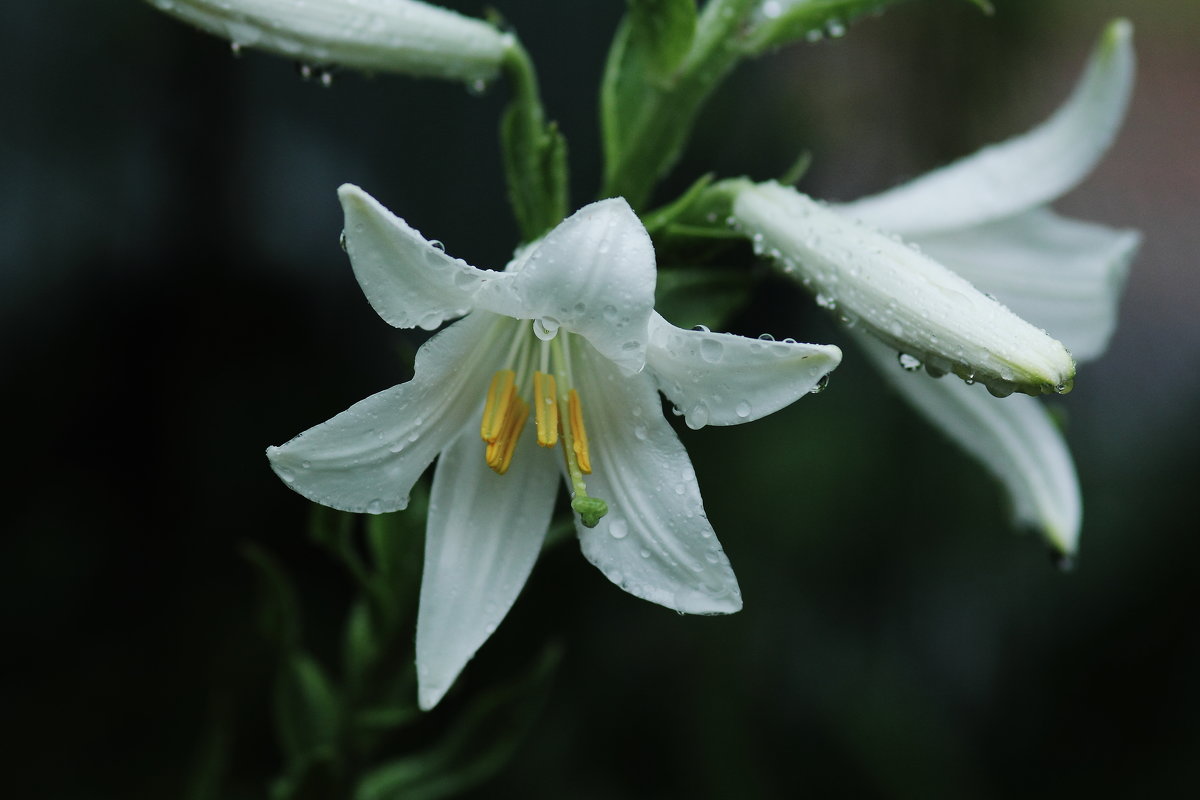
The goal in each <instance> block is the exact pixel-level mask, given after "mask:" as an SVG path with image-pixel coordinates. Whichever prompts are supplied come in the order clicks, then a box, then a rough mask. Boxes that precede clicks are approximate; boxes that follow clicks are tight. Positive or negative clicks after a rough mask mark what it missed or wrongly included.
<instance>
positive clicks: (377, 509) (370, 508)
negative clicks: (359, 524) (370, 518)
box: [367, 499, 383, 514]
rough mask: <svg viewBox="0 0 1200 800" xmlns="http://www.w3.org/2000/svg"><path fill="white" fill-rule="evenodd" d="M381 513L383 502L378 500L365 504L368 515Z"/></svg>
mask: <svg viewBox="0 0 1200 800" xmlns="http://www.w3.org/2000/svg"><path fill="white" fill-rule="evenodd" d="M382 512H383V501H382V500H379V499H375V500H372V501H371V502H369V503H367V513H368V514H379V513H382Z"/></svg>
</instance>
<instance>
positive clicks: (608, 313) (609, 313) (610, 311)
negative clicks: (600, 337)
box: [604, 305, 617, 322]
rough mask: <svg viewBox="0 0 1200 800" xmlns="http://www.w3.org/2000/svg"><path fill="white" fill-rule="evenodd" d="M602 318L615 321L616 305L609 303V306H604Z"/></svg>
mask: <svg viewBox="0 0 1200 800" xmlns="http://www.w3.org/2000/svg"><path fill="white" fill-rule="evenodd" d="M604 320H605V321H606V322H616V321H617V307H616V306H612V305H609V306H605V307H604Z"/></svg>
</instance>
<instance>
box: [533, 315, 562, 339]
mask: <svg viewBox="0 0 1200 800" xmlns="http://www.w3.org/2000/svg"><path fill="white" fill-rule="evenodd" d="M559 327H561V326H560V324H559V322H558V320H556V319H555V318H554V317H540V318H538V319H535V320H534V321H533V335H534V336H536V337H538V338H539V339H541V340H542V341H543V342H548V341H550V340H551V339H553V338H554V337H555V336H557V335H558V329H559Z"/></svg>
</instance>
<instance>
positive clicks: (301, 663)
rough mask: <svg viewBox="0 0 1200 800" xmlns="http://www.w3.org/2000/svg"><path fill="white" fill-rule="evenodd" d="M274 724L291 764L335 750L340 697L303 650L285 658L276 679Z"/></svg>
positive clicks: (325, 757) (325, 755)
mask: <svg viewBox="0 0 1200 800" xmlns="http://www.w3.org/2000/svg"><path fill="white" fill-rule="evenodd" d="M275 728H276V735H277V736H278V739H279V743H280V747H281V749H282V750H283V755H284V758H285V759H286V760H287V762H288V763H289V764H303V763H306V762H311V761H315V760H321V759H330V758H332V757H333V756H334V755H335V754H336V742H337V737H338V734H339V730H340V713H339V703H338V697H337V694H336V692H335V691H334V687H333V685H332V684H331V683H330V681H329V679H328V678H327V677H326V675H325V672H324V670H322V669H321V666H320V664H318V663H317V662H316V661H315V660H314V659H313V658H312V657H311V656H309V655H308V654H307V653H304V652H302V651H296V652H294V653H292V654H291V655H289V656H288V657H287V658H286V659H285V660H284V662H283V664H282V666H281V668H280V671H279V677H278V678H277V679H276V681H275Z"/></svg>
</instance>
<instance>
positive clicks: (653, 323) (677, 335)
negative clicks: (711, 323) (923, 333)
mask: <svg viewBox="0 0 1200 800" xmlns="http://www.w3.org/2000/svg"><path fill="white" fill-rule="evenodd" d="M714 353H716V354H718V355H719V357H716V358H714ZM841 359H842V351H841V350H839V349H838V348H837V347H835V346H833V345H820V344H801V343H798V342H774V341H762V340H758V339H747V338H745V337H744V336H734V335H732V334H728V333H710V332H708V331H689V330H683V329H682V328H677V327H675V326H674V325H672V324H671V323H669V322H667V321H666V320H665V319H663V318H662V317H661V316H659V315H658V314H657V313H656V314H654V315H653V316H652V317H651V318H650V347H649V348H648V349H647V351H646V365H647V369H648V371H649V372H650V373H651V374H652V375H653V376H654V378H655V380H656V381H657V383H658V388H659V390H660V391H661V392H662V393H663V394H665V395H666V396H667V397H668V398H669V399H670V400H671V402H673V403H674V404H675V405H677V406H679V407H680V408H682V409H684V414H685V416H686V420H687V422H688V424H689V425H690V426H691V427H693V428H698V427H701V426H702V425H736V424H738V423H741V422H749V421H751V420H755V419H758V418H760V417H764V416H766V415H767V414H771V413H773V412H775V411H778V410H779V409H781V408H783V407H784V406H786V405H788V404H790V403H792V402H794V401H796V400H798V399H799V398H801V397H803V396H804V395H806V394H808V393H809V392H811V391H812V389H813V387H814V386H816V385H817V383H819V382H820V381H821V379H822V378H824V377H825V376H826V375H828V374H829V373H830V372H831V371H832V370H833V369H834V367H836V366H837V365H838V364H839V363H840V362H841ZM698 410H699V411H698ZM697 414H699V416H701V417H703V419H702V420H701V419H699V418H698V417H697Z"/></svg>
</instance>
